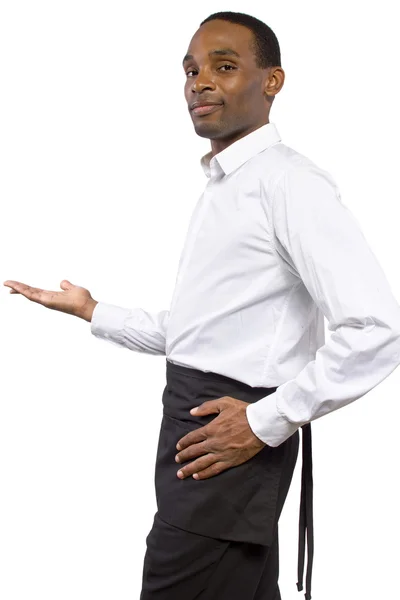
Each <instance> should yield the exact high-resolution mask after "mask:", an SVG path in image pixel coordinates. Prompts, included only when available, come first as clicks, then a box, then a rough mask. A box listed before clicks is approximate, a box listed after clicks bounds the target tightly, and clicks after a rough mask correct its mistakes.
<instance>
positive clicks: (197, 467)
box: [177, 454, 217, 479]
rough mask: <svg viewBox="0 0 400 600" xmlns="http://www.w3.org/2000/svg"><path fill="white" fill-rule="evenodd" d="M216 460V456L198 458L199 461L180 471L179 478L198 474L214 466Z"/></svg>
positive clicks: (208, 455)
mask: <svg viewBox="0 0 400 600" xmlns="http://www.w3.org/2000/svg"><path fill="white" fill-rule="evenodd" d="M216 460H217V459H216V458H215V454H207V455H206V456H202V457H201V458H198V459H197V460H195V461H193V462H191V463H190V464H189V465H186V467H182V468H181V469H179V471H178V472H177V476H178V477H179V478H180V479H184V478H185V477H189V475H193V473H197V472H198V471H201V470H202V469H206V468H207V467H209V466H210V465H212V464H213V463H214V462H215V461H216ZM180 473H182V476H181V475H180Z"/></svg>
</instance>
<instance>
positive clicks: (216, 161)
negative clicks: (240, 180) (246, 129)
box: [200, 123, 281, 178]
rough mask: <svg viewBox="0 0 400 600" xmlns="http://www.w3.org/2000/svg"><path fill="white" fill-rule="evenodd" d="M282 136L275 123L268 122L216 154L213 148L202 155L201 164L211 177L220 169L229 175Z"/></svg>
mask: <svg viewBox="0 0 400 600" xmlns="http://www.w3.org/2000/svg"><path fill="white" fill-rule="evenodd" d="M280 141H281V137H280V135H279V132H278V129H277V127H276V125H275V124H274V123H266V124H265V125H262V126H261V127H259V128H258V129H255V130H254V131H251V132H250V133H248V134H247V135H245V136H244V137H242V138H240V139H239V140H236V142H233V144H231V145H230V146H228V147H227V148H225V150H221V152H218V154H215V156H213V157H212V156H211V155H212V150H210V152H208V153H207V154H205V155H204V156H202V157H201V159H200V164H201V166H202V168H203V171H204V173H205V174H206V175H207V177H209V178H210V177H211V175H213V174H214V173H215V174H216V172H218V171H221V169H222V171H223V173H224V174H225V175H229V174H230V173H232V171H234V170H235V169H237V168H238V167H240V166H241V165H243V164H244V163H245V162H247V161H248V160H249V159H250V158H253V156H256V154H259V153H260V152H262V151H263V150H265V149H266V148H268V147H269V146H272V144H275V143H276V142H280Z"/></svg>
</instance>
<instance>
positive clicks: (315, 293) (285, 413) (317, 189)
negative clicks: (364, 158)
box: [246, 165, 400, 446]
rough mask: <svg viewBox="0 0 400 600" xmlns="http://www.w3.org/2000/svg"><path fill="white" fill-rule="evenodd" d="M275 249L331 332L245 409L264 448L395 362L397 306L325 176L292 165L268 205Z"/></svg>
mask: <svg viewBox="0 0 400 600" xmlns="http://www.w3.org/2000/svg"><path fill="white" fill-rule="evenodd" d="M271 214H272V225H273V232H274V233H273V238H274V242H275V249H276V251H277V253H278V254H279V256H280V257H281V258H282V259H283V261H284V262H285V263H286V264H288V265H289V269H290V270H291V271H292V272H294V273H295V275H297V276H298V278H299V279H301V280H302V282H303V284H304V285H305V287H306V288H307V290H308V292H309V294H310V295H311V297H312V298H313V300H314V302H315V303H316V304H317V306H318V307H319V308H320V309H321V311H322V312H323V314H324V315H325V317H326V318H327V320H328V323H329V324H328V329H329V330H330V331H331V332H332V334H331V335H330V337H329V339H328V341H327V343H326V344H324V345H323V346H321V347H320V348H319V349H318V350H317V352H316V358H315V360H312V361H310V362H309V363H308V364H307V365H306V366H305V367H304V368H303V369H302V370H301V371H300V373H299V374H298V375H297V377H295V378H294V379H291V380H289V381H287V382H285V383H283V384H282V385H280V386H279V387H278V388H277V389H276V391H275V392H273V393H272V394H270V395H269V396H266V397H265V398H262V399H261V400H259V401H258V402H255V403H254V404H250V405H249V406H248V407H247V410H246V414H247V418H248V421H249V425H250V427H251V429H252V430H253V432H254V433H255V435H257V437H259V438H260V439H261V440H262V441H264V442H265V443H266V444H268V445H270V446H278V445H279V444H281V443H282V442H284V441H285V440H286V439H287V438H288V437H290V436H291V435H292V434H293V433H294V432H295V431H296V430H297V429H298V428H299V427H301V426H302V425H304V424H306V423H308V422H311V421H313V420H315V419H318V418H320V417H322V416H323V415H326V414H328V413H330V412H332V411H334V410H337V409H338V408H341V407H343V406H345V405H347V404H349V403H351V402H353V401H354V400H357V399H358V398H360V397H361V396H363V395H364V394H366V393H367V392H368V391H370V390H371V389H372V388H374V387H375V386H376V385H377V384H379V383H380V382H381V381H383V380H384V379H385V378H386V377H387V376H388V375H390V373H392V371H393V370H394V369H395V368H396V367H397V366H398V365H399V364H400V306H399V304H398V302H397V301H396V299H395V298H394V296H393V293H392V291H391V288H390V286H389V284H388V281H387V279H386V276H385V274H384V272H383V270H382V268H381V266H380V265H379V263H378V261H377V259H376V257H375V255H374V254H373V252H372V250H371V249H370V247H369V245H368V243H367V241H366V239H365V237H364V235H363V233H362V231H361V229H360V226H359V224H358V222H357V221H356V219H355V217H354V216H353V214H352V213H351V212H350V210H349V209H348V208H347V207H345V206H344V205H343V204H342V202H341V199H340V193H339V191H338V188H337V186H336V184H335V182H334V180H333V178H332V177H331V176H330V174H329V173H328V172H327V171H324V170H322V169H318V168H317V167H309V166H307V167H304V165H303V166H300V167H299V166H296V167H292V168H290V169H289V170H288V171H287V172H285V173H284V174H283V175H282V176H281V177H280V180H279V182H278V184H277V186H276V188H275V194H274V197H273V200H272V211H271Z"/></svg>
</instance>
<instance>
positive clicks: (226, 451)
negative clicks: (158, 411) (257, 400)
mask: <svg viewBox="0 0 400 600" xmlns="http://www.w3.org/2000/svg"><path fill="white" fill-rule="evenodd" d="M248 405H249V402H243V401H242V400H238V399H237V398H232V397H230V396H223V397H222V398H217V399H216V400H207V401H206V402H203V404H201V406H198V407H196V409H193V408H192V410H191V411H190V412H191V414H193V415H196V417H197V416H203V415H209V414H211V413H220V414H219V415H218V417H215V419H213V420H212V421H211V422H210V423H208V424H207V425H205V426H204V427H200V428H199V429H195V430H194V431H191V432H190V433H188V434H187V435H185V436H184V437H183V438H181V439H180V440H179V442H178V443H177V445H176V448H177V449H178V450H180V452H179V453H178V454H177V455H176V457H175V460H176V462H180V463H182V462H186V461H188V460H190V459H191V458H196V457H200V458H197V460H195V461H193V462H191V463H190V464H188V465H186V466H185V467H183V468H182V469H180V470H179V471H178V473H177V475H178V477H180V479H184V478H185V477H188V476H189V475H193V477H194V478H195V479H208V478H209V477H213V476H214V475H218V474H219V473H222V471H225V470H226V469H230V468H231V467H235V466H236V465H240V464H242V463H244V462H246V461H247V460H249V459H250V458H252V457H253V456H254V455H255V454H257V453H258V452H260V450H262V449H263V448H264V446H266V444H265V443H264V442H263V441H262V440H260V439H259V438H258V437H257V436H256V435H254V433H253V431H252V429H251V428H250V425H249V422H248V420H247V416H246V407H247V406H248ZM179 473H182V475H179Z"/></svg>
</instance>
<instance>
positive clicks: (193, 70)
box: [186, 64, 236, 76]
mask: <svg viewBox="0 0 400 600" xmlns="http://www.w3.org/2000/svg"><path fill="white" fill-rule="evenodd" d="M222 67H229V68H230V69H235V68H236V67H234V66H232V65H228V64H226V65H221V66H220V67H219V69H222ZM194 72H195V69H192V70H191V71H186V75H187V76H188V75H189V73H194Z"/></svg>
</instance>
